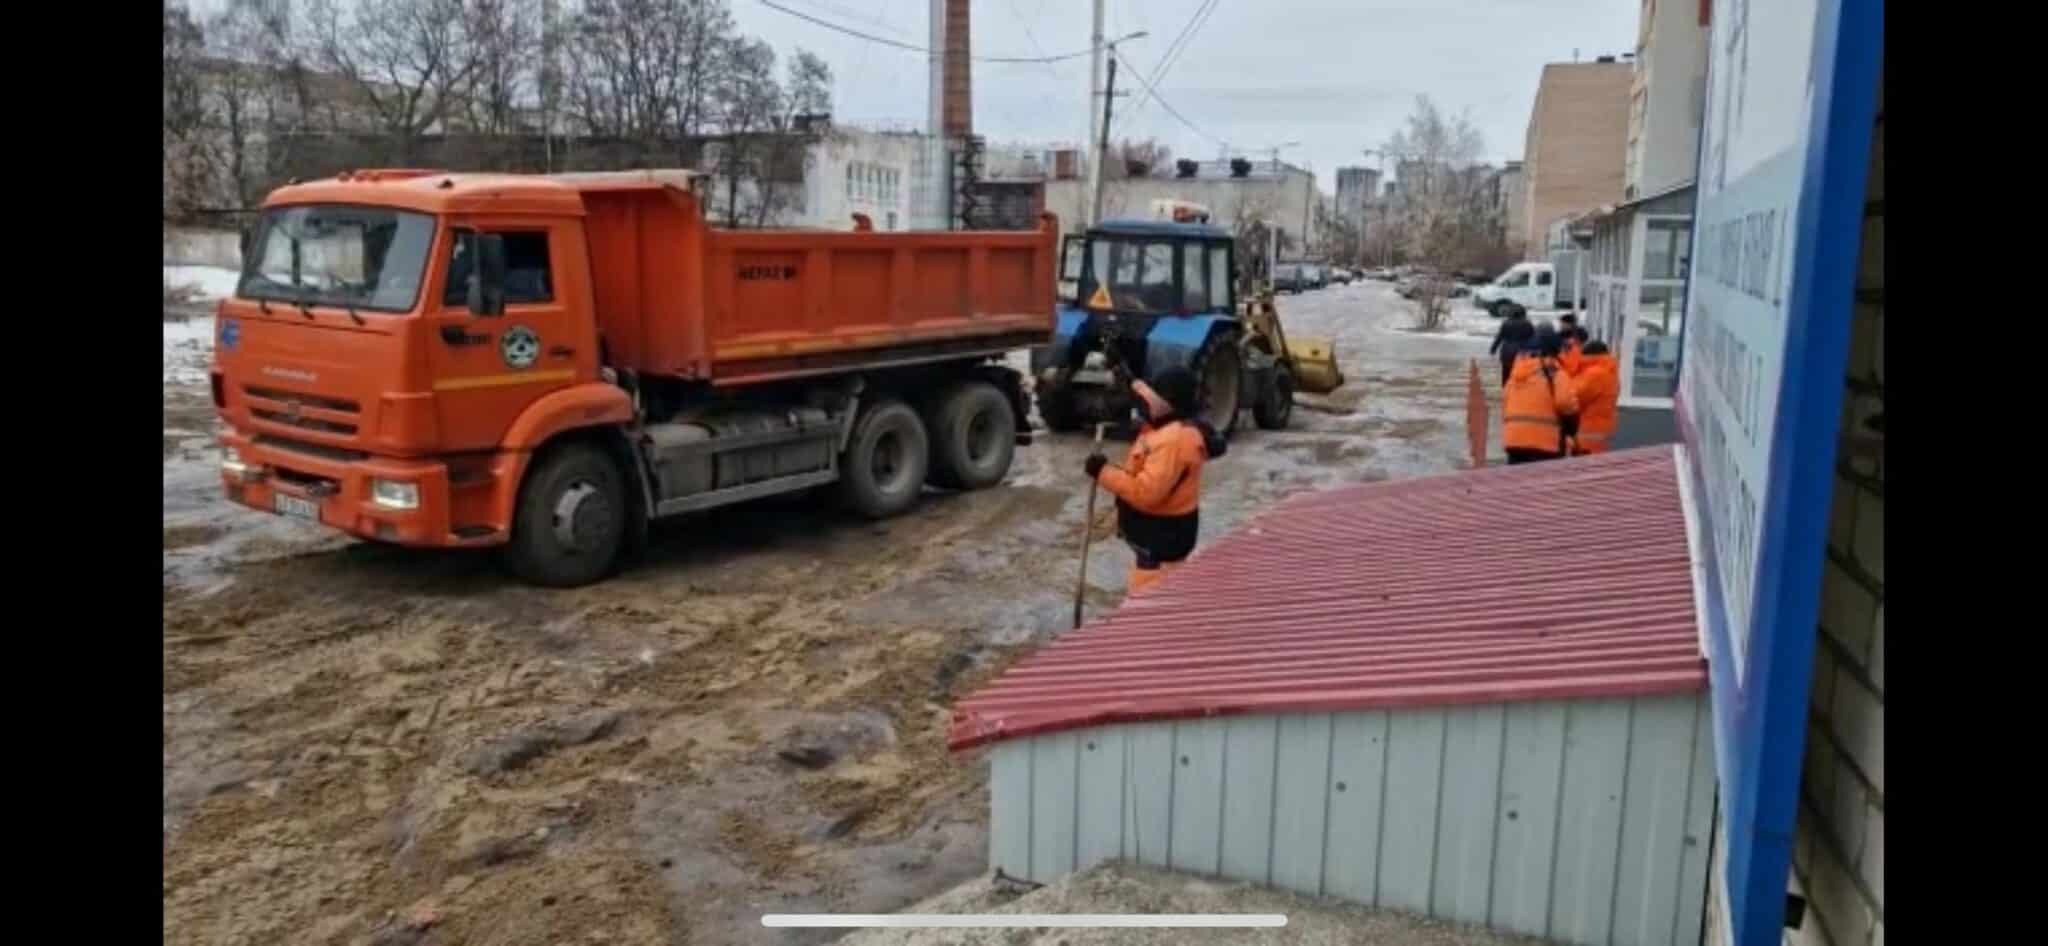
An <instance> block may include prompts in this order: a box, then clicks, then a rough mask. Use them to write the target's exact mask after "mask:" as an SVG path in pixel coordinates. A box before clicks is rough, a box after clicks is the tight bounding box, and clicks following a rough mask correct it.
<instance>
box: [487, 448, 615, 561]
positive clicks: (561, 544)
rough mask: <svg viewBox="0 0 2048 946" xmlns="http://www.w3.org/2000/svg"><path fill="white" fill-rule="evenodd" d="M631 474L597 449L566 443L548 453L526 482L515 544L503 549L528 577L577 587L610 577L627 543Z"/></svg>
mask: <svg viewBox="0 0 2048 946" xmlns="http://www.w3.org/2000/svg"><path fill="white" fill-rule="evenodd" d="M628 516H629V510H628V509H627V508H626V490H625V479H624V477H623V476H622V475H621V474H620V472H619V468H618V465H617V464H615V463H613V462H612V459H611V457H609V456H607V455H605V453H604V451H602V450H599V449H597V448H596V447H592V446H589V445H587V444H581V443H570V444H563V445H561V446H558V447H555V448H553V449H550V450H548V451H547V452H545V453H543V454H541V456H540V459H539V460H537V461H536V462H535V463H534V465H533V468H532V469H531V470H528V471H527V474H526V481H525V482H524V483H522V484H520V487H519V504H518V506H517V507H515V508H514V510H513V520H512V541H511V542H509V543H507V544H506V545H505V547H504V549H503V550H502V551H501V553H500V554H501V556H502V560H503V561H504V563H505V565H506V567H507V568H508V569H509V570H510V571H511V572H512V574H513V575H516V576H518V577H519V578H520V580H522V581H526V582H530V583H532V584H536V585H543V586H546V587H549V588H574V587H577V586H579V585H587V584H590V583H591V582H593V581H596V580H598V579H599V578H603V577H604V576H605V574H606V573H607V572H609V571H611V568H612V565H613V563H615V562H616V561H617V560H618V557H619V549H620V547H621V546H623V545H624V544H625V539H626V531H627V526H628V522H627V520H628Z"/></svg>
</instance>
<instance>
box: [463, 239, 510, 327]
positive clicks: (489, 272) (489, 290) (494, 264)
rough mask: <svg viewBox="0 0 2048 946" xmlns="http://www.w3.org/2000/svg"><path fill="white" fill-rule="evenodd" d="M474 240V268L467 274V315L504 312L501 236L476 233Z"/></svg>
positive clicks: (503, 249) (503, 258) (502, 241)
mask: <svg viewBox="0 0 2048 946" xmlns="http://www.w3.org/2000/svg"><path fill="white" fill-rule="evenodd" d="M473 239H474V240H475V241H476V267H475V268H474V269H472V270H471V271H470V274H469V300H468V302H469V311H470V314H471V315H504V314H505V237H504V236H503V235H502V234H497V233H479V234H476V236H475V237H473Z"/></svg>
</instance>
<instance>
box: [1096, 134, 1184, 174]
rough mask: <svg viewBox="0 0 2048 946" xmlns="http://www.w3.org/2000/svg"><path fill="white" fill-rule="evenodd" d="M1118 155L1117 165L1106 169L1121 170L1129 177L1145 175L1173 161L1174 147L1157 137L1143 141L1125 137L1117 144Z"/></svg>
mask: <svg viewBox="0 0 2048 946" xmlns="http://www.w3.org/2000/svg"><path fill="white" fill-rule="evenodd" d="M1116 155H1117V161H1116V166H1115V167H1113V168H1104V170H1107V171H1117V172H1121V173H1122V174H1124V175H1125V176H1127V177H1144V176H1145V175H1147V174H1150V173H1152V172H1153V171H1155V170H1158V169H1159V168H1163V167H1166V166H1167V165H1169V164H1172V163H1173V149H1171V148H1168V147H1167V146H1166V145H1165V144H1162V143H1161V142H1160V141H1159V139H1157V138H1147V139H1145V140H1143V141H1135V140H1132V139H1130V138H1125V139H1124V140H1123V141H1122V142H1120V143H1118V144H1117V146H1116Z"/></svg>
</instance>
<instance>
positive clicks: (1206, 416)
mask: <svg viewBox="0 0 2048 946" xmlns="http://www.w3.org/2000/svg"><path fill="white" fill-rule="evenodd" d="M1188 370H1190V371H1192V372H1194V374H1195V380H1196V385H1197V386H1196V388H1195V391H1196V399H1197V401H1198V402H1199V403H1200V404H1201V405H1202V407H1201V412H1200V413H1201V417H1202V419H1203V420H1206V421H1208V422H1209V426H1211V427H1214V428H1216V432H1217V433H1219V434H1222V435H1223V436H1225V437H1228V436H1230V433H1231V431H1233V430H1236V429H1237V415H1238V412H1239V411H1240V410H1242V409H1243V408H1244V377H1245V376H1244V355H1243V353H1241V352H1239V351H1238V350H1237V333H1236V332H1230V331H1224V332H1213V333H1211V334H1210V335H1209V340H1208V341H1206V342H1203V343H1202V348H1201V350H1200V351H1197V352H1195V357H1194V360H1193V361H1191V362H1189V364H1188Z"/></svg>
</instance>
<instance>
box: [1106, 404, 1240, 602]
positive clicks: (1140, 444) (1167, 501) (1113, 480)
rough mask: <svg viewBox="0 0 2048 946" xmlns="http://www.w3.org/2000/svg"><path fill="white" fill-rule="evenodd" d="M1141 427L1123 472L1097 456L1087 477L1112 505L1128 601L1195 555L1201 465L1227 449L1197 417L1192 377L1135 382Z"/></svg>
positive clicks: (1199, 516) (1132, 443) (1199, 514)
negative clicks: (1127, 567)
mask: <svg viewBox="0 0 2048 946" xmlns="http://www.w3.org/2000/svg"><path fill="white" fill-rule="evenodd" d="M1131 392H1132V393H1133V394H1134V395H1136V396H1137V401H1138V404H1139V408H1138V409H1139V411H1140V412H1141V413H1143V414H1144V422H1143V424H1142V425H1140V427H1139V429H1138V436H1137V437H1136V438H1135V439H1134V440H1132V442H1131V452H1130V455H1129V456H1128V457H1126V458H1125V459H1124V462H1123V464H1122V465H1121V466H1119V465H1115V464H1111V463H1110V462H1109V459H1108V458H1107V457H1104V456H1103V455H1102V454H1101V453H1099V452H1097V453H1093V454H1090V455H1089V457H1088V461H1087V464H1086V469H1087V471H1088V477H1089V479H1091V480H1094V481H1095V482H1096V483H1098V484H1100V485H1101V486H1102V488H1103V489H1106V490H1109V492H1110V494H1111V495H1113V496H1115V497H1116V518H1117V531H1118V532H1119V533H1120V534H1122V535H1123V537H1124V541H1125V542H1127V543H1129V544H1130V546H1131V551H1132V552H1133V553H1135V554H1136V555H1137V561H1136V563H1134V564H1133V565H1132V567H1131V577H1130V582H1129V593H1130V594H1139V593H1141V592H1143V591H1144V590H1145V589H1147V588H1150V587H1151V586H1153V585H1154V584H1156V583H1158V581H1159V580H1160V578H1161V577H1162V576H1164V574H1165V573H1166V571H1167V570H1168V569H1170V568H1172V567H1174V566H1176V565H1178V564H1180V563H1181V562H1182V561H1185V560H1186V559H1187V557H1188V556H1189V555H1190V554H1192V553H1193V552H1194V550H1195V535H1196V533H1197V532H1198V531H1199V530H1200V526H1201V508H1200V507H1201V495H1202V465H1203V464H1204V463H1207V462H1208V461H1210V460H1213V459H1215V458H1217V457H1220V456H1222V455H1223V451H1224V449H1225V441H1224V439H1223V437H1222V435H1221V434H1218V433H1217V432H1216V429H1215V428H1214V427H1211V426H1210V425H1209V424H1208V423H1207V422H1205V421H1202V420H1201V419H1199V418H1198V417H1196V416H1195V415H1196V385H1195V376H1194V375H1193V374H1192V373H1190V372H1188V371H1187V370H1186V369H1184V368H1169V369H1167V370H1165V371H1162V372H1160V373H1159V374H1158V375H1157V376H1156V377H1154V378H1153V379H1152V380H1151V381H1150V382H1149V383H1148V382H1145V381H1134V382H1132V383H1131Z"/></svg>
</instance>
